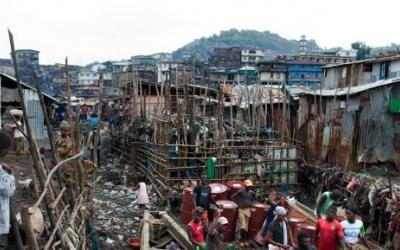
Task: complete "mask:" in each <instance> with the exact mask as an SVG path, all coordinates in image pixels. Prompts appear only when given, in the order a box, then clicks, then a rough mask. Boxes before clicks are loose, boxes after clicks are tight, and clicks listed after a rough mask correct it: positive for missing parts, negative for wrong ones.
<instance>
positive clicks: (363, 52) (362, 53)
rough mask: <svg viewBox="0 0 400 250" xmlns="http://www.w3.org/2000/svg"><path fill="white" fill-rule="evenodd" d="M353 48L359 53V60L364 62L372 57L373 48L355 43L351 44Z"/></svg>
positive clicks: (358, 42) (362, 43)
mask: <svg viewBox="0 0 400 250" xmlns="http://www.w3.org/2000/svg"><path fill="white" fill-rule="evenodd" d="M351 48H353V49H356V50H358V51H357V60H363V59H365V58H368V57H370V56H371V47H369V46H367V45H366V44H365V43H364V42H360V41H357V42H354V43H352V44H351Z"/></svg>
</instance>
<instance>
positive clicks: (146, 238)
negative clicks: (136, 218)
mask: <svg viewBox="0 0 400 250" xmlns="http://www.w3.org/2000/svg"><path fill="white" fill-rule="evenodd" d="M149 217H150V216H149V211H147V210H144V214H143V226H142V229H141V232H140V249H150V232H149V231H150V222H149Z"/></svg>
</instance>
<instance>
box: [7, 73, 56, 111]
mask: <svg viewBox="0 0 400 250" xmlns="http://www.w3.org/2000/svg"><path fill="white" fill-rule="evenodd" d="M0 76H1V77H5V78H8V79H9V80H11V81H13V82H15V85H17V79H15V78H14V77H12V76H10V75H7V74H4V73H1V72H0ZM20 83H21V85H22V86H23V87H24V88H28V89H31V90H34V91H37V90H36V88H34V87H31V86H29V85H28V84H26V83H24V82H21V81H20ZM42 94H43V96H44V97H46V98H48V99H50V100H52V101H53V102H57V103H58V100H57V99H55V98H54V97H52V96H51V95H48V94H46V93H44V92H43V91H42Z"/></svg>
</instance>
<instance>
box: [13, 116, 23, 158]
mask: <svg viewBox="0 0 400 250" xmlns="http://www.w3.org/2000/svg"><path fill="white" fill-rule="evenodd" d="M14 117H15V120H16V122H17V124H18V126H14V127H13V136H14V141H15V154H16V155H17V156H19V155H21V154H23V153H24V143H25V142H24V135H23V134H22V132H21V131H20V130H19V128H22V123H21V116H19V115H15V116H14Z"/></svg>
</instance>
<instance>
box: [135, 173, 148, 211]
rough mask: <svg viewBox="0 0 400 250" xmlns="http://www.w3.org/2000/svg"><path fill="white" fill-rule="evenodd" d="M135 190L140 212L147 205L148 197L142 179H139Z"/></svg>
mask: <svg viewBox="0 0 400 250" xmlns="http://www.w3.org/2000/svg"><path fill="white" fill-rule="evenodd" d="M136 190H137V200H138V204H139V207H140V209H141V210H144V209H145V206H146V204H149V203H150V201H149V196H148V194H147V187H146V183H144V178H141V181H140V182H139V183H138V184H137V186H136Z"/></svg>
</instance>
